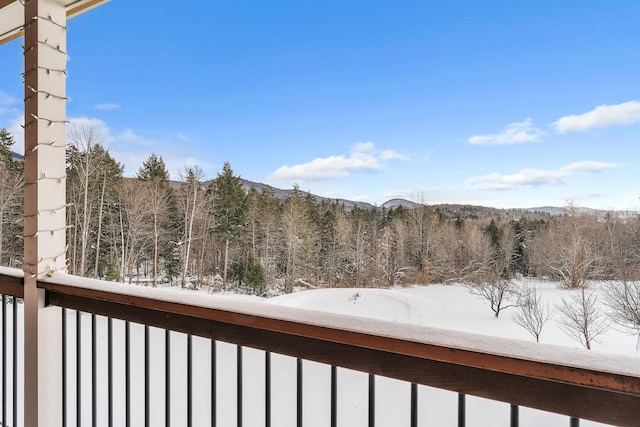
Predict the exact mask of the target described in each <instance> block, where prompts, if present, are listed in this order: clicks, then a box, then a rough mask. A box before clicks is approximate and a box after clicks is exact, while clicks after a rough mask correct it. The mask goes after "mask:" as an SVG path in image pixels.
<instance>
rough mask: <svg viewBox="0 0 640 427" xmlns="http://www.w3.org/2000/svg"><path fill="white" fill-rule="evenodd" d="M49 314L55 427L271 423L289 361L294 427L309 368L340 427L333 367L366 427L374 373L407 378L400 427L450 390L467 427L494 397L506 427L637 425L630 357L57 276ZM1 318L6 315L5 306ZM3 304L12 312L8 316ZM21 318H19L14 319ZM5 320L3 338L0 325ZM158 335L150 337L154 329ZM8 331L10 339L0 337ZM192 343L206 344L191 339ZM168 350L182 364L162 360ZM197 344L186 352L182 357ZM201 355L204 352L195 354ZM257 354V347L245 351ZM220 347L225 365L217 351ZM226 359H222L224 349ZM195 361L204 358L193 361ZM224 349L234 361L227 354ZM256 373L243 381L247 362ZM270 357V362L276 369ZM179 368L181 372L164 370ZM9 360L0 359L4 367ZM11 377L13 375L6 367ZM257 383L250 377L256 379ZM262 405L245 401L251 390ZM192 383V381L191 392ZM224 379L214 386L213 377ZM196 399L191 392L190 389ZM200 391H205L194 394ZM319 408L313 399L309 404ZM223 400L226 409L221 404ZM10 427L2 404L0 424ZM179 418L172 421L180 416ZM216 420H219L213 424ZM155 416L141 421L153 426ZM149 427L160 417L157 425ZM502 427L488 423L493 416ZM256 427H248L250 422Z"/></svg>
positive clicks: (639, 367)
mask: <svg viewBox="0 0 640 427" xmlns="http://www.w3.org/2000/svg"><path fill="white" fill-rule="evenodd" d="M21 274H22V273H21V272H19V271H15V270H9V269H2V270H0V292H2V293H3V294H5V295H10V297H9V298H14V297H18V298H19V297H20V296H21V289H22V288H21V277H20V276H21ZM38 287H39V288H41V289H44V290H46V301H47V305H48V306H50V307H53V306H55V307H61V308H62V309H61V310H62V311H63V313H62V316H61V319H62V320H61V325H60V328H61V329H62V331H63V333H62V340H63V343H62V345H61V348H62V359H61V360H62V364H61V366H60V369H61V370H62V371H63V375H62V378H63V383H62V384H60V393H61V394H62V396H63V405H62V406H63V408H62V409H61V417H62V418H63V422H62V424H63V425H65V426H80V425H93V426H95V425H109V426H112V425H126V426H130V425H134V426H138V425H163V423H164V425H171V424H172V420H173V424H174V425H187V426H191V425H216V421H219V422H220V424H219V425H223V426H227V425H229V424H228V421H224V422H222V421H220V420H222V418H221V413H222V412H224V413H226V414H227V415H229V412H230V411H231V412H232V413H233V415H234V417H233V418H234V425H238V426H242V425H243V421H244V419H245V418H246V417H247V415H251V417H252V418H251V419H254V420H255V419H256V416H257V418H258V419H260V421H261V422H260V425H265V426H270V425H278V424H275V422H274V424H272V421H273V420H274V417H276V416H280V417H281V416H282V414H280V411H279V413H278V414H275V413H274V411H273V408H274V407H275V406H274V405H275V403H274V402H273V400H274V399H275V398H276V397H277V396H274V395H273V394H272V393H271V391H272V390H273V384H274V382H278V381H282V380H281V379H278V378H276V377H275V376H274V375H275V374H276V373H277V372H279V371H277V370H274V369H273V368H272V364H273V362H274V359H273V357H279V358H282V356H275V355H276V354H277V355H284V356H289V357H291V358H293V359H290V360H289V362H290V365H291V366H292V367H293V368H292V369H293V371H294V372H295V374H294V375H292V378H295V380H293V382H294V384H295V385H294V386H293V388H294V389H295V393H294V394H295V399H294V402H295V403H293V404H291V405H290V407H291V411H292V412H293V413H292V414H290V416H291V417H294V418H295V424H294V425H297V426H302V425H303V424H304V419H305V418H304V416H303V414H304V411H305V410H310V409H313V408H310V405H313V404H314V402H313V401H312V400H311V399H308V398H307V399H306V398H305V396H304V392H305V390H307V391H308V390H309V387H306V386H305V384H304V379H305V378H307V377H305V373H304V370H305V369H306V367H307V366H312V365H313V364H312V363H311V362H320V363H322V364H325V365H327V366H326V369H325V370H324V371H323V372H325V373H326V376H327V380H326V383H327V384H328V387H326V389H327V390H328V394H329V396H328V398H327V401H328V404H327V405H326V413H327V425H331V426H337V425H345V424H344V421H341V420H340V418H339V417H340V412H339V410H338V408H339V407H340V405H341V403H340V402H341V399H343V398H345V397H346V396H344V395H341V388H340V376H341V375H343V372H346V371H343V370H342V369H341V368H347V369H351V370H355V371H360V372H362V373H364V374H365V378H368V379H367V380H366V381H365V382H366V386H365V388H364V389H363V390H362V394H363V395H366V396H363V397H362V399H361V400H362V401H364V402H366V406H367V408H368V409H367V411H366V413H365V414H364V417H365V418H366V419H367V425H369V426H374V425H376V413H377V411H376V404H378V405H380V404H381V401H380V399H379V398H377V395H376V385H377V384H380V383H381V382H382V381H386V380H383V379H381V378H380V377H388V378H392V379H396V380H401V381H405V382H407V390H408V392H407V393H406V396H407V402H406V404H405V403H403V404H402V407H401V408H396V409H395V410H396V411H398V413H400V412H405V411H408V414H409V416H408V417H407V418H408V420H409V422H408V425H410V426H417V425H419V424H422V423H423V421H424V422H426V423H427V424H428V419H429V418H428V414H422V413H420V409H421V406H420V405H419V403H418V402H419V394H420V393H421V390H423V387H421V386H430V387H435V388H439V389H444V390H450V391H453V392H455V393H458V399H457V400H458V405H457V408H458V410H457V415H456V418H457V420H458V425H459V426H464V425H465V418H466V416H467V413H466V410H465V403H466V399H465V396H466V395H473V396H479V397H483V398H487V399H492V400H497V401H500V402H506V403H507V404H508V405H510V406H505V407H506V408H507V411H505V415H504V417H505V419H504V421H502V422H501V424H503V425H505V424H507V422H509V423H510V425H512V426H517V425H518V421H519V407H520V406H525V407H530V408H536V409H541V410H544V411H550V412H554V413H557V414H563V415H566V416H567V419H566V420H567V421H566V423H567V424H568V425H578V423H579V421H578V419H588V420H593V421H598V422H602V423H607V424H614V425H629V426H632V425H638V414H640V360H638V359H636V358H633V357H627V356H617V355H610V356H606V357H605V356H603V355H602V354H601V353H600V354H596V353H592V352H588V351H583V350H574V349H568V348H561V347H556V346H548V345H543V344H536V343H527V342H520V341H515V340H508V339H502V338H494V337H485V336H477V335H472V334H467V333H462V332H455V331H447V330H441V329H435V328H428V327H422V326H416V325H408V324H398V323H394V322H386V321H378V320H371V319H364V318H358V317H351V316H344V315H336V314H328V313H321V312H315V311H308V310H302V309H295V308H287V307H282V306H275V305H270V304H265V303H261V302H253V301H246V300H239V299H234V298H227V297H216V296H211V297H206V298H205V297H203V296H202V295H201V294H198V293H192V292H179V291H170V290H159V289H150V288H142V287H137V286H130V285H123V284H115V283H111V282H104V281H98V280H92V279H85V278H80V277H74V276H67V275H63V274H60V275H54V277H52V278H51V279H49V280H47V281H46V282H44V281H42V282H38ZM3 302H5V304H4V305H3V310H7V307H9V308H8V312H10V313H12V316H13V318H14V319H16V314H17V313H18V311H16V310H15V307H16V300H15V299H14V300H13V307H10V306H11V304H9V305H8V306H7V304H6V300H5V301H3ZM12 310H13V311H12ZM5 313H7V311H3V362H4V361H5V360H7V359H6V358H5V357H4V354H5V350H4V349H6V348H9V349H12V351H13V362H12V363H11V364H10V365H11V366H12V375H13V378H14V380H13V382H12V384H13V387H14V388H13V392H11V390H7V388H6V385H7V384H8V382H5V381H4V378H5V377H3V393H2V396H3V402H7V404H8V405H11V404H13V405H14V406H13V407H14V408H16V406H15V405H16V403H15V402H16V398H17V397H19V396H17V392H16V382H17V380H15V378H17V376H16V375H17V374H16V366H17V367H18V368H19V364H18V363H16V356H15V354H16V349H17V348H18V346H19V345H20V344H19V342H18V341H16V337H17V335H18V334H17V333H16V329H15V325H16V321H14V322H7V317H6V314H5ZM19 320H20V319H17V321H19ZM11 323H13V328H14V329H13V332H10V333H8V334H7V332H5V330H6V329H5V325H7V324H11ZM158 328H160V329H158ZM8 335H9V336H11V337H13V344H8V343H7V341H6V339H5V338H6V336H8ZM203 338H204V339H203ZM176 346H178V347H180V348H181V349H182V350H181V351H182V353H180V354H181V356H180V358H181V359H182V361H184V362H185V363H178V361H176V360H172V357H174V356H172V355H174V354H175V348H176ZM194 346H197V348H198V354H200V356H198V358H197V360H196V355H195V353H194V350H193V349H194ZM204 349H206V350H204ZM252 349H256V350H259V352H256V350H252ZM221 350H223V351H224V357H222V356H221V353H220V351H221ZM230 352H231V353H230ZM203 354H204V356H202V355H203ZM230 354H232V357H230ZM247 356H249V357H250V358H251V360H252V361H253V362H252V364H251V365H250V366H254V365H255V361H256V360H258V361H259V363H260V364H261V368H260V369H259V370H258V371H259V375H256V372H255V371H256V370H255V369H253V368H252V369H253V370H252V372H251V374H250V375H247V374H246V373H245V372H244V370H246V369H248V366H249V365H248V364H247V362H246V360H245V359H244V358H245V357H247ZM278 363H282V362H281V361H279V362H278ZM176 370H179V371H180V372H176ZM6 371H7V365H5V364H3V372H6ZM9 371H11V370H9ZM220 375H224V376H226V377H229V376H230V375H231V377H235V387H234V388H233V389H232V390H231V392H230V389H229V388H228V387H226V386H225V387H221V386H220V384H221V381H222V380H221V379H220V378H218V377H219V376H220ZM256 376H259V378H258V379H256ZM256 381H257V383H258V384H259V386H258V387H259V388H261V389H262V390H263V391H262V392H260V393H258V394H255V393H254V392H253V391H251V393H253V394H252V396H254V395H259V396H260V399H261V401H260V402H257V401H256V399H253V398H251V399H249V398H247V396H246V393H247V392H248V389H249V388H250V387H251V388H252V389H255V387H256V386H255V384H256ZM196 383H197V386H196ZM225 384H226V383H225ZM196 389H197V390H198V393H197V394H196V393H194V391H195V390H196ZM203 390H206V392H203ZM318 404H322V403H318ZM229 405H232V406H233V405H235V408H233V409H230V407H229ZM2 409H3V424H2V425H11V426H14V425H18V423H17V419H16V418H15V417H16V410H15V409H14V411H13V413H12V416H13V417H14V418H13V420H12V421H11V422H9V421H6V423H5V419H4V416H5V413H7V412H6V410H5V405H4V404H3V408H2ZM178 412H179V413H178ZM224 419H225V420H228V417H226V418H224ZM152 420H153V422H152ZM157 420H159V421H157ZM498 423H500V421H498ZM248 425H254V424H248Z"/></svg>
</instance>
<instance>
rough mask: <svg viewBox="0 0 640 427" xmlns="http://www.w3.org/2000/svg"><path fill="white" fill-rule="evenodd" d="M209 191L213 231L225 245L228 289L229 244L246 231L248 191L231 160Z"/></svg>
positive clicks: (224, 276) (225, 280) (225, 278)
mask: <svg viewBox="0 0 640 427" xmlns="http://www.w3.org/2000/svg"><path fill="white" fill-rule="evenodd" d="M209 193H210V194H211V196H212V206H211V213H212V214H213V217H214V220H215V223H214V226H213V232H214V233H215V234H216V235H218V236H220V238H221V239H222V241H223V242H224V245H225V246H224V248H225V249H224V268H223V275H222V279H223V282H224V286H225V289H226V285H227V269H228V265H229V245H230V244H232V243H235V242H236V241H238V240H239V238H240V237H241V236H242V235H243V234H244V233H245V231H246V225H247V193H246V191H245V189H244V187H243V185H242V182H241V181H240V177H238V176H235V175H234V174H233V170H232V169H231V165H230V164H229V162H225V164H224V166H223V167H222V173H219V174H218V175H217V176H216V179H214V180H213V181H212V182H211V184H210V186H209Z"/></svg>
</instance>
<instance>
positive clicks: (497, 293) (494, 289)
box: [467, 278, 519, 318]
mask: <svg viewBox="0 0 640 427" xmlns="http://www.w3.org/2000/svg"><path fill="white" fill-rule="evenodd" d="M467 289H469V293H470V294H472V295H476V296H478V297H479V298H481V299H484V300H486V301H488V302H489V305H490V307H491V311H493V313H494V316H495V317H496V318H498V316H500V312H501V311H502V310H505V309H507V308H509V307H516V306H517V305H518V295H519V292H518V288H517V286H516V285H515V284H514V283H513V281H512V280H511V279H504V278H495V279H493V280H488V281H486V282H482V283H474V284H470V285H467Z"/></svg>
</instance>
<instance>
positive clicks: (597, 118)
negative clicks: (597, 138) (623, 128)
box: [553, 101, 640, 133]
mask: <svg viewBox="0 0 640 427" xmlns="http://www.w3.org/2000/svg"><path fill="white" fill-rule="evenodd" d="M638 122H640V102H638V101H629V102H623V103H621V104H615V105H600V106H598V107H596V108H594V109H593V110H591V111H589V112H587V113H584V114H572V115H569V116H564V117H561V118H560V119H558V120H557V121H556V122H554V123H553V124H554V126H555V130H556V132H557V133H567V132H582V131H585V130H589V129H593V128H603V127H609V126H616V125H630V124H633V123H638Z"/></svg>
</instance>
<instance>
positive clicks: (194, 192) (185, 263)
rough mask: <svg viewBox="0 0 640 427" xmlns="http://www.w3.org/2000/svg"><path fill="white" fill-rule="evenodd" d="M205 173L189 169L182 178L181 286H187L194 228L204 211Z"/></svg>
mask: <svg viewBox="0 0 640 427" xmlns="http://www.w3.org/2000/svg"><path fill="white" fill-rule="evenodd" d="M203 177H204V172H203V171H202V169H201V168H200V167H198V166H193V167H188V168H186V170H185V172H184V176H182V177H181V178H182V180H183V184H182V188H181V193H180V194H181V206H180V207H181V209H182V214H183V215H184V231H183V236H182V239H181V241H180V246H181V248H182V276H181V279H180V286H181V287H182V288H184V287H185V286H186V285H187V275H188V272H189V265H190V264H189V263H190V261H191V247H192V244H193V228H194V222H195V219H196V214H197V213H198V212H200V211H202V209H203V196H204V189H203V188H202V179H203Z"/></svg>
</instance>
